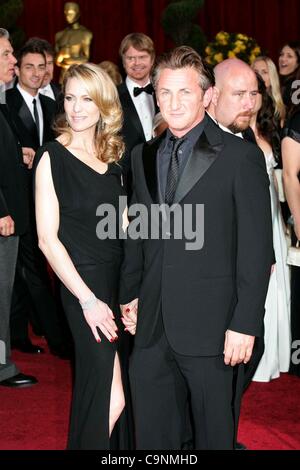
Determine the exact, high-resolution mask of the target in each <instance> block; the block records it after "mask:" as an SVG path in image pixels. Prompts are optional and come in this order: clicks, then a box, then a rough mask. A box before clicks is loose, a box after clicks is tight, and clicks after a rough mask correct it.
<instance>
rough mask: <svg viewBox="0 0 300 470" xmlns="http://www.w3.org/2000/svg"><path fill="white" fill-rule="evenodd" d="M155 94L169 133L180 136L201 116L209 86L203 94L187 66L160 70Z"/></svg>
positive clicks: (201, 117)
mask: <svg viewBox="0 0 300 470" xmlns="http://www.w3.org/2000/svg"><path fill="white" fill-rule="evenodd" d="M156 97H157V102H158V105H159V107H160V111H161V114H162V116H163V118H164V120H165V121H166V122H167V123H168V126H169V128H170V130H171V132H172V133H173V134H174V135H176V136H177V137H182V136H183V135H185V134H186V133H187V132H189V131H190V130H191V129H192V128H193V127H195V126H196V125H197V124H198V123H199V122H201V121H202V119H203V118H204V112H205V107H206V106H208V104H209V101H210V98H211V89H209V90H207V91H206V92H205V93H203V90H202V89H201V88H200V85H199V74H198V72H196V70H194V69H193V68H191V67H186V68H182V69H175V70H171V69H163V70H162V71H161V72H160V75H159V77H158V81H157V86H156Z"/></svg>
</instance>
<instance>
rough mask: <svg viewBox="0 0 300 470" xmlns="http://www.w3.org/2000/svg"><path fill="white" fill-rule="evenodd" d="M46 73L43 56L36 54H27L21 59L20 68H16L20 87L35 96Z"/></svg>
mask: <svg viewBox="0 0 300 470" xmlns="http://www.w3.org/2000/svg"><path fill="white" fill-rule="evenodd" d="M45 72H46V61H45V58H44V56H42V55H41V54H36V53H31V52H30V53H28V54H26V55H25V56H24V57H23V58H22V62H21V64H20V67H16V74H17V76H18V78H19V84H20V87H21V88H23V90H25V91H27V92H28V93H30V95H32V96H35V95H36V94H37V92H38V89H39V88H40V87H41V85H42V82H43V80H44V76H45Z"/></svg>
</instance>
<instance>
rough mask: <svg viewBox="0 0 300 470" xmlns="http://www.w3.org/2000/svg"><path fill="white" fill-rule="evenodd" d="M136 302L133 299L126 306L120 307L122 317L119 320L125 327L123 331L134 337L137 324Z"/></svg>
mask: <svg viewBox="0 0 300 470" xmlns="http://www.w3.org/2000/svg"><path fill="white" fill-rule="evenodd" d="M138 301H139V299H134V300H132V301H131V302H129V303H128V304H125V305H120V308H121V313H122V317H121V320H122V322H123V324H124V325H125V331H128V332H129V333H131V334H132V335H135V332H136V324H137V312H138Z"/></svg>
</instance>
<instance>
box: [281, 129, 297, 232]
mask: <svg viewBox="0 0 300 470" xmlns="http://www.w3.org/2000/svg"><path fill="white" fill-rule="evenodd" d="M282 161H283V182H284V190H285V195H286V199H287V202H288V205H289V208H290V211H291V213H292V215H293V217H294V223H295V226H294V230H295V234H296V236H297V238H298V239H300V183H299V179H298V174H299V173H300V144H299V143H298V142H296V141H295V140H293V139H291V138H290V137H285V138H284V139H283V141H282Z"/></svg>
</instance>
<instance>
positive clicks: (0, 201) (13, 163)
mask: <svg viewBox="0 0 300 470" xmlns="http://www.w3.org/2000/svg"><path fill="white" fill-rule="evenodd" d="M10 125H12V123H11V122H10V120H9V113H8V110H7V108H6V106H5V105H0V168H1V170H0V218H3V217H7V216H8V215H9V216H11V217H12V219H13V220H14V223H15V233H14V235H12V236H10V237H2V236H1V235H0V290H1V298H0V311H1V314H0V340H1V341H4V343H5V345H6V363H5V364H4V363H2V362H3V361H1V360H0V381H2V380H6V379H8V378H10V377H13V376H14V375H16V374H17V373H18V370H17V368H16V366H15V364H14V363H13V362H11V360H10V331H9V319H10V304H11V295H12V289H13V282H14V276H15V266H16V259H17V249H18V238H19V235H21V234H23V233H24V232H25V231H26V229H27V224H28V208H27V204H26V190H25V169H24V167H23V157H22V149H21V146H20V144H19V143H18V141H17V139H16V138H15V136H14V134H13V132H12V129H11V127H10ZM1 358H2V357H1ZM1 358H0V359H1Z"/></svg>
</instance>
